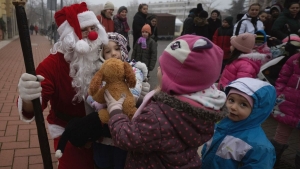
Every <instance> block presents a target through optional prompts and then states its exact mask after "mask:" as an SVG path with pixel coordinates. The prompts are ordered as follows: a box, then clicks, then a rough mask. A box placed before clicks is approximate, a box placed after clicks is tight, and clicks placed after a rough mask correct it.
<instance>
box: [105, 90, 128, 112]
mask: <svg viewBox="0 0 300 169" xmlns="http://www.w3.org/2000/svg"><path fill="white" fill-rule="evenodd" d="M125 97H126V95H125V94H121V98H120V99H119V100H118V101H116V100H115V99H114V98H113V97H112V96H111V95H110V93H109V91H108V90H105V92H104V99H105V101H106V105H107V111H108V113H111V112H112V111H113V110H117V109H120V110H122V109H123V102H124V100H125Z"/></svg>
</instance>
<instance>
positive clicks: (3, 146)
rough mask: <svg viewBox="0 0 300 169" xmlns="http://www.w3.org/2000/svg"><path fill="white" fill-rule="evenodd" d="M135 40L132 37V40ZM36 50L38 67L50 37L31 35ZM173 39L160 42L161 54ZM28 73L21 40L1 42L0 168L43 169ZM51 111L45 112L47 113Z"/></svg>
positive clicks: (287, 159)
mask: <svg viewBox="0 0 300 169" xmlns="http://www.w3.org/2000/svg"><path fill="white" fill-rule="evenodd" d="M131 42H132V40H131ZM31 43H32V52H33V56H34V61H35V65H36V66H37V65H38V63H40V62H41V61H42V60H43V59H44V58H45V57H46V56H48V54H49V49H50V48H51V45H50V42H49V41H48V40H47V38H46V37H43V36H39V35H32V36H31ZM168 43H169V41H159V43H158V54H161V52H162V50H163V49H164V48H165V47H166V45H167V44H168ZM23 72H25V68H24V61H23V57H22V51H21V46H20V41H19V39H18V37H15V38H14V39H13V40H12V41H4V42H3V41H1V42H0V169H42V168H43V165H42V158H41V154H40V149H39V143H38V138H37V130H36V126H35V123H34V122H32V123H30V124H27V123H24V122H22V121H20V120H19V115H18V111H17V106H16V99H17V97H18V93H17V85H18V80H19V78H20V76H21V74H22V73H23ZM150 75H151V78H150V84H151V86H152V88H154V87H155V86H156V82H157V81H156V69H154V71H152V72H151V74H150ZM47 114H48V110H46V111H45V112H44V116H46V115H47ZM263 128H264V130H265V132H266V134H267V136H268V137H269V138H271V137H272V136H273V135H274V132H275V129H276V122H275V121H274V120H273V119H272V118H269V119H268V120H267V121H266V122H265V123H264V124H263ZM296 134H297V133H295V132H294V133H293V135H292V137H291V139H290V146H289V148H288V150H286V151H285V153H284V156H283V158H282V159H283V163H282V166H281V167H280V168H282V169H287V168H293V167H292V166H293V165H294V156H295V153H296V150H298V144H299V138H298V137H297V136H296ZM49 142H50V148H51V152H52V159H53V163H54V168H56V161H57V160H56V159H55V157H54V156H53V153H54V151H53V150H54V148H53V141H52V140H51V139H50V140H49Z"/></svg>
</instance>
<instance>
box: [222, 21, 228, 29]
mask: <svg viewBox="0 0 300 169" xmlns="http://www.w3.org/2000/svg"><path fill="white" fill-rule="evenodd" d="M222 26H223V27H224V28H228V27H229V24H228V22H227V21H225V20H223V22H222Z"/></svg>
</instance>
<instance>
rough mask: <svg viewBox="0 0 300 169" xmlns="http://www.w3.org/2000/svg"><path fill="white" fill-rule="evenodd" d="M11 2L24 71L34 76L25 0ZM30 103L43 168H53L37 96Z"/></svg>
mask: <svg viewBox="0 0 300 169" xmlns="http://www.w3.org/2000/svg"><path fill="white" fill-rule="evenodd" d="M12 3H13V5H14V6H15V9H16V17H17V23H18V30H19V36H20V42H21V46H22V52H23V58H24V63H25V68H26V73H29V74H32V75H35V76H36V73H35V66H34V61H33V55H32V49H31V41H30V35H29V28H28V23H27V16H26V12H25V8H24V6H25V3H26V0H13V1H12ZM32 104H33V108H34V116H35V122H36V128H37V133H38V138H39V143H40V150H41V153H42V158H43V163H44V169H53V166H52V159H51V152H50V147H49V141H48V136H47V131H46V127H45V121H44V116H43V110H42V106H41V102H40V99H39V98H37V99H34V100H32Z"/></svg>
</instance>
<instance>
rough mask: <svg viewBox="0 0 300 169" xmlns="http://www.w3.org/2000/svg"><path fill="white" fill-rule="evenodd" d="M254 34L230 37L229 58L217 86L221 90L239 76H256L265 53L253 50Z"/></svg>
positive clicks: (265, 57) (264, 58) (263, 61)
mask: <svg viewBox="0 0 300 169" xmlns="http://www.w3.org/2000/svg"><path fill="white" fill-rule="evenodd" d="M255 38H256V35H254V34H251V33H243V34H240V35H238V36H234V37H232V39H231V41H230V43H231V50H232V52H231V58H230V59H229V60H228V62H227V64H226V66H225V68H224V70H223V72H222V75H221V77H220V80H219V84H218V88H219V89H221V90H223V89H224V87H225V86H227V85H228V84H229V83H230V82H231V81H234V80H236V79H238V78H241V77H251V78H256V77H257V74H258V72H259V70H260V67H261V65H262V63H265V60H266V59H267V58H268V55H267V54H263V53H258V52H255V51H253V48H254V47H255Z"/></svg>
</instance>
